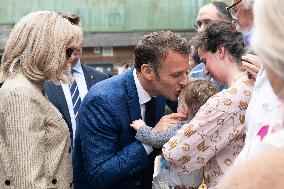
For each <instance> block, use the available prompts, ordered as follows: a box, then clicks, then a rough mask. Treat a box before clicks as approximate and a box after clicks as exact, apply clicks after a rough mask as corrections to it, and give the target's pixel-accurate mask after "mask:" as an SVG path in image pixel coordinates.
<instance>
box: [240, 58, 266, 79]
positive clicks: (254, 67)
mask: <svg viewBox="0 0 284 189" xmlns="http://www.w3.org/2000/svg"><path fill="white" fill-rule="evenodd" d="M242 65H243V68H244V69H245V70H246V71H247V72H248V73H249V75H250V76H251V77H252V79H253V80H255V79H256V76H257V74H258V72H259V70H260V68H261V66H262V61H261V59H260V58H259V57H257V56H255V55H253V54H247V55H245V56H242Z"/></svg>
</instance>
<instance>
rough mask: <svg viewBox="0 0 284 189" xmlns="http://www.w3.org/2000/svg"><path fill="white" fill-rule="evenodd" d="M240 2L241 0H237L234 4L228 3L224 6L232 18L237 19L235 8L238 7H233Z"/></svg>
mask: <svg viewBox="0 0 284 189" xmlns="http://www.w3.org/2000/svg"><path fill="white" fill-rule="evenodd" d="M240 2H242V0H239V1H237V2H235V3H234V4H232V5H230V6H229V7H226V9H227V11H228V14H229V15H230V16H231V17H232V18H233V19H234V20H236V19H237V10H238V9H239V8H237V9H234V7H235V6H236V5H238V4H239V3H240Z"/></svg>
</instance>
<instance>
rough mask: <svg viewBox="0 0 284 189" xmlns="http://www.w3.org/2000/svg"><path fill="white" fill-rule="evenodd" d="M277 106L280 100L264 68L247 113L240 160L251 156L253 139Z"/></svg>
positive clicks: (256, 83)
mask: <svg viewBox="0 0 284 189" xmlns="http://www.w3.org/2000/svg"><path fill="white" fill-rule="evenodd" d="M277 104H278V99H277V97H276V95H275V93H274V92H273V90H272V88H271V85H270V83H269V81H268V80H267V78H266V73H265V71H264V69H263V67H262V68H261V70H260V72H259V74H258V76H257V78H256V82H255V87H254V90H253V94H252V98H251V101H250V103H249V106H248V109H247V111H246V140H245V146H244V148H243V150H242V151H241V153H240V155H239V157H238V158H237V159H238V160H241V159H246V158H247V157H248V156H250V148H251V146H252V145H253V143H254V142H253V140H252V139H253V138H254V137H255V136H256V135H257V133H258V131H259V129H260V128H261V127H262V126H263V125H267V124H268V120H269V117H270V116H271V113H272V112H273V111H274V110H275V109H276V107H277Z"/></svg>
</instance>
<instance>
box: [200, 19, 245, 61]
mask: <svg viewBox="0 0 284 189" xmlns="http://www.w3.org/2000/svg"><path fill="white" fill-rule="evenodd" d="M195 40H196V45H197V47H198V48H201V49H204V50H205V51H209V52H211V53H215V52H216V51H217V49H218V47H219V46H220V45H223V46H224V47H225V49H227V50H228V52H229V53H230V55H231V56H232V58H233V59H234V60H235V61H237V62H241V61H240V60H241V57H242V55H243V54H244V52H245V42H244V37H243V34H242V33H241V32H238V31H237V30H236V29H235V27H233V26H232V24H231V23H228V22H212V23H210V24H209V25H208V26H207V27H206V28H205V30H204V32H201V33H200V34H198V36H197V38H196V39H195Z"/></svg>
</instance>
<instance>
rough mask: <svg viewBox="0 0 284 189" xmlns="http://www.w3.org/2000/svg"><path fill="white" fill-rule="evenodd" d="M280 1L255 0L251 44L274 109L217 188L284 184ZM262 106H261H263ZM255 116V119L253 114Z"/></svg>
mask: <svg viewBox="0 0 284 189" xmlns="http://www.w3.org/2000/svg"><path fill="white" fill-rule="evenodd" d="M283 3H284V0H273V1H267V0H257V1H255V5H254V18H255V26H254V32H253V37H252V46H253V48H254V50H255V51H256V52H257V54H258V55H259V56H260V58H261V59H262V60H263V66H264V69H265V71H266V76H267V78H268V80H269V82H270V84H271V87H272V89H273V91H274V93H275V94H276V96H277V97H278V108H276V109H275V111H274V113H273V114H272V116H270V117H269V121H268V122H267V123H266V124H263V125H262V127H261V128H260V129H259V130H258V132H257V134H256V135H255V136H254V138H253V140H254V142H253V143H251V145H250V149H249V151H250V157H249V158H248V159H247V160H246V161H244V160H243V161H239V162H237V163H236V164H235V165H234V166H233V167H232V169H231V170H230V171H229V172H228V174H227V175H226V176H225V177H224V179H223V180H222V182H221V183H220V185H219V187H218V188H220V189H225V188H230V189H246V188H258V189H267V188H273V189H282V188H283V187H284V181H283V176H284V163H283V159H284V153H283V151H284V104H283V100H284V45H283V44H284V28H283V25H284V10H283V8H282V6H281V5H283ZM264 108H265V107H264ZM255 119H258V118H257V117H256V118H255Z"/></svg>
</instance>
